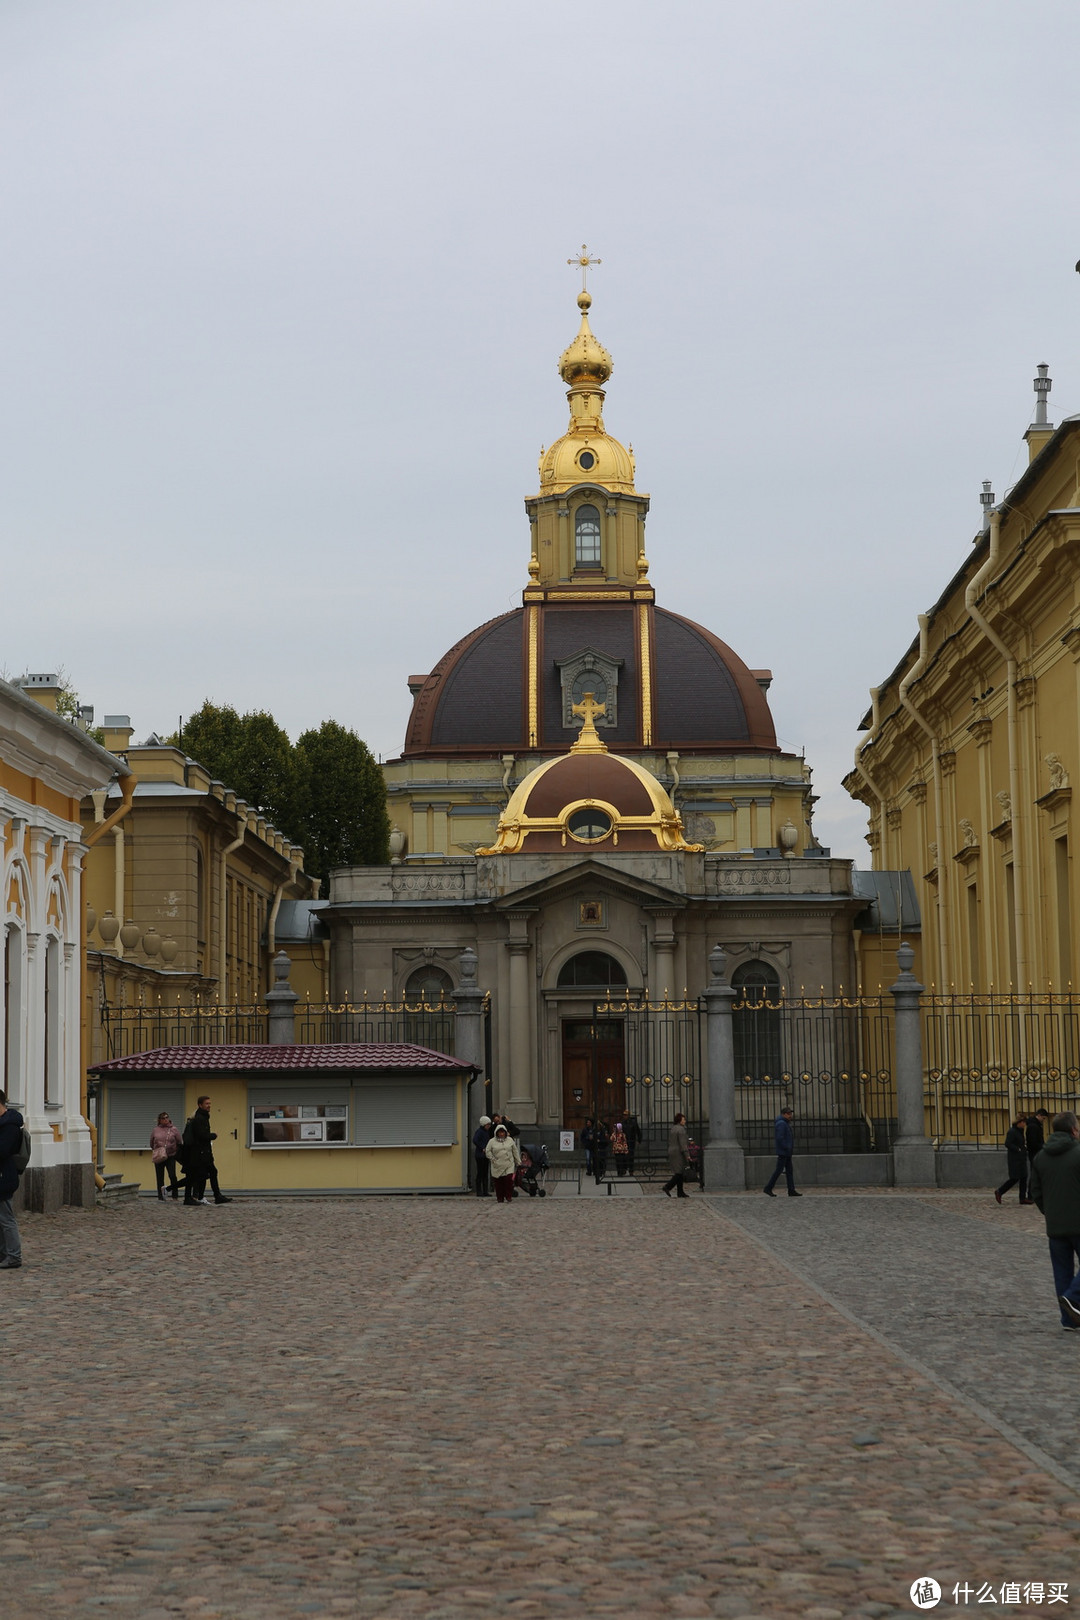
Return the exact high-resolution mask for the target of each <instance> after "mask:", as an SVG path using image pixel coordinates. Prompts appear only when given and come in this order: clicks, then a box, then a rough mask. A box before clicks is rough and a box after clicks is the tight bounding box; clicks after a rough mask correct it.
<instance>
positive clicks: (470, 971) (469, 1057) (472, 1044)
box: [450, 946, 485, 1172]
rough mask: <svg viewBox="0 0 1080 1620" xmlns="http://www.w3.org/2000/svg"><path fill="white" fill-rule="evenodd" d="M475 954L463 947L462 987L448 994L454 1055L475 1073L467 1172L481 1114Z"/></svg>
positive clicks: (480, 1012) (480, 1002) (480, 1005)
mask: <svg viewBox="0 0 1080 1620" xmlns="http://www.w3.org/2000/svg"><path fill="white" fill-rule="evenodd" d="M476 962H477V958H476V952H475V951H474V950H472V949H471V948H470V947H469V946H466V947H465V949H464V950H463V951H462V953H461V955H460V956H459V957H458V966H459V968H460V970H461V987H460V989H458V990H454V991H453V992H452V993H451V998H450V999H451V1000H452V1001H453V1003H454V1005H455V1007H456V1008H457V1012H456V1013H455V1015H454V1055H455V1057H458V1058H460V1059H461V1061H462V1062H463V1063H475V1064H476V1067H477V1070H478V1073H477V1076H476V1079H475V1080H474V1082H473V1084H472V1085H471V1086H470V1087H469V1122H468V1123H469V1144H468V1149H469V1169H470V1172H471V1170H472V1164H473V1150H472V1139H473V1135H474V1133H475V1132H476V1129H477V1127H478V1126H479V1124H480V1115H481V1114H482V1113H483V1112H484V1058H485V1053H484V992H483V991H482V990H481V988H480V986H479V984H478V983H477V982H476Z"/></svg>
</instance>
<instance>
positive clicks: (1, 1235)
mask: <svg viewBox="0 0 1080 1620" xmlns="http://www.w3.org/2000/svg"><path fill="white" fill-rule="evenodd" d="M22 1129H23V1117H22V1115H21V1114H20V1113H19V1110H18V1109H17V1108H9V1107H8V1100H7V1092H6V1091H0V1271H18V1269H19V1267H20V1266H21V1265H22V1240H21V1239H20V1237H19V1223H18V1221H17V1220H16V1219H15V1214H14V1211H13V1210H12V1207H11V1200H12V1199H13V1198H14V1196H15V1194H16V1193H17V1192H18V1190H19V1172H18V1171H17V1170H16V1168H15V1155H16V1154H17V1153H18V1152H19V1151H20V1150H21V1148H22Z"/></svg>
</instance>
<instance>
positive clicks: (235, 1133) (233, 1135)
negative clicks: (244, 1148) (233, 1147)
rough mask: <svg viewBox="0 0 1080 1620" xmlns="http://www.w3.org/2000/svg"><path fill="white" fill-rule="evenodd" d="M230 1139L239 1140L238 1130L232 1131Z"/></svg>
mask: <svg viewBox="0 0 1080 1620" xmlns="http://www.w3.org/2000/svg"><path fill="white" fill-rule="evenodd" d="M232 1139H233V1141H234V1142H238V1141H239V1140H240V1136H239V1132H237V1131H233V1133H232Z"/></svg>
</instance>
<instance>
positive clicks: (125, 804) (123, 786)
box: [83, 771, 138, 917]
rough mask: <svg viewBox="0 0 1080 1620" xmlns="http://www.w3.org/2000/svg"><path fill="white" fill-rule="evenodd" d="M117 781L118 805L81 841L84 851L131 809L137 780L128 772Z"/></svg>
mask: <svg viewBox="0 0 1080 1620" xmlns="http://www.w3.org/2000/svg"><path fill="white" fill-rule="evenodd" d="M118 780H119V782H120V794H121V799H120V803H119V805H118V806H117V808H116V809H115V810H114V811H113V813H112V815H111V816H109V817H108V818H107V819H106V820H105V821H103V822H101V824H100V825H99V826H97V827H92V828H91V829H90V831H89V832H88V833H87V834H86V837H85V838H84V839H83V847H84V849H93V847H94V845H95V844H96V843H97V842H98V840H99V839H101V838H104V836H105V834H106V833H107V832H109V831H110V830H111V829H112V828H113V827H115V826H116V823H117V822H118V821H121V820H123V818H124V816H126V815H127V813H128V811H129V810H130V809H131V799H132V795H133V794H134V792H135V789H136V787H137V786H138V778H137V777H136V776H133V775H132V773H131V772H130V771H128V773H127V775H126V776H121V777H119V778H118ZM115 915H116V916H117V917H119V916H120V912H119V911H118V912H116V913H115Z"/></svg>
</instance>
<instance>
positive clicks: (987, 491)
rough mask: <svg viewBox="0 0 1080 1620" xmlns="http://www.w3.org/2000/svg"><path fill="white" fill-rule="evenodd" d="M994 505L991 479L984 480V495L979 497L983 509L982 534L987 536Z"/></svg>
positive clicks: (980, 531)
mask: <svg viewBox="0 0 1080 1620" xmlns="http://www.w3.org/2000/svg"><path fill="white" fill-rule="evenodd" d="M993 504H994V492H993V490H992V489H991V488H990V480H989V478H984V479H983V487H982V494H981V495H980V496H979V505H980V506H981V507H982V528H981V529H980V530H979V533H980V534H985V533H986V531H987V529H988V528H989V527H990V508H991V507H992V506H993Z"/></svg>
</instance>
